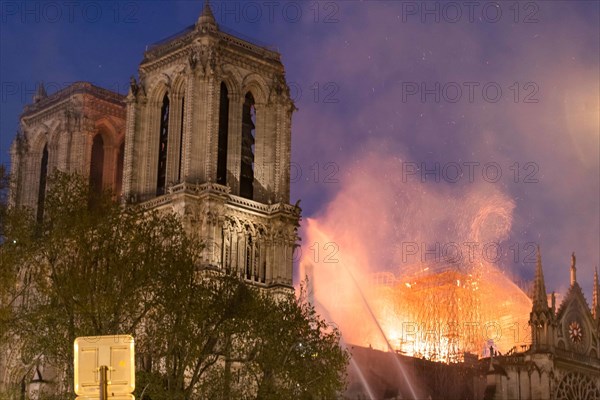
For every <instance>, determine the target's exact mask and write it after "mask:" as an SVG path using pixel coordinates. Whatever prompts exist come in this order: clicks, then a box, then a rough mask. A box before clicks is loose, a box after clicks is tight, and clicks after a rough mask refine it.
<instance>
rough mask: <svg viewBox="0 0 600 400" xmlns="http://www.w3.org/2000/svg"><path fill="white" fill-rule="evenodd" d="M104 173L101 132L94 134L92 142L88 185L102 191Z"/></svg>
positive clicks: (97, 191)
mask: <svg viewBox="0 0 600 400" xmlns="http://www.w3.org/2000/svg"><path fill="white" fill-rule="evenodd" d="M103 174H104V139H103V138H102V135H101V134H97V135H96V136H94V140H93V142H92V159H91V162H90V187H91V188H92V189H93V190H94V191H95V192H96V193H100V192H102V188H103V177H104V176H103Z"/></svg>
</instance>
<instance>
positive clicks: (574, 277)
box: [571, 252, 577, 286]
mask: <svg viewBox="0 0 600 400" xmlns="http://www.w3.org/2000/svg"><path fill="white" fill-rule="evenodd" d="M576 283H577V268H575V252H573V254H571V286H573V285H575V284H576Z"/></svg>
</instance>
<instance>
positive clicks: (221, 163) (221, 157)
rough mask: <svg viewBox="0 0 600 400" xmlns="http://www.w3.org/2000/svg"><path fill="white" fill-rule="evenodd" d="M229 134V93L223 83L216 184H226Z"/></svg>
mask: <svg viewBox="0 0 600 400" xmlns="http://www.w3.org/2000/svg"><path fill="white" fill-rule="evenodd" d="M228 133H229V91H228V90H227V86H226V85H225V83H224V82H222V83H221V99H220V102H219V144H218V156H217V183H218V184H219V185H226V184H227V140H228Z"/></svg>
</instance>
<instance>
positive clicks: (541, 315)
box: [529, 246, 554, 351]
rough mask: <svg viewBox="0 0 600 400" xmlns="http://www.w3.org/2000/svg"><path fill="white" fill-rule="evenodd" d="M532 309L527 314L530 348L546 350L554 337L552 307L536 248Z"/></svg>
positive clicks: (538, 252)
mask: <svg viewBox="0 0 600 400" xmlns="http://www.w3.org/2000/svg"><path fill="white" fill-rule="evenodd" d="M532 302H533V306H532V310H531V313H530V315H529V325H530V326H531V338H532V344H531V347H532V350H533V351H546V350H549V349H550V348H551V347H552V346H553V338H554V309H553V308H554V307H553V308H550V307H548V295H547V294H546V284H545V282H544V271H543V269H542V255H541V253H540V248H539V246H538V249H537V263H536V267H535V280H534V283H533V293H532Z"/></svg>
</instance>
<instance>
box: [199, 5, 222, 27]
mask: <svg viewBox="0 0 600 400" xmlns="http://www.w3.org/2000/svg"><path fill="white" fill-rule="evenodd" d="M196 26H197V27H198V28H200V29H202V30H204V29H206V30H217V29H219V27H218V25H217V21H216V20H215V16H214V15H213V12H212V9H211V8H210V4H209V1H208V0H206V1H205V2H204V8H203V9H202V14H200V17H199V18H198V22H196Z"/></svg>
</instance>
